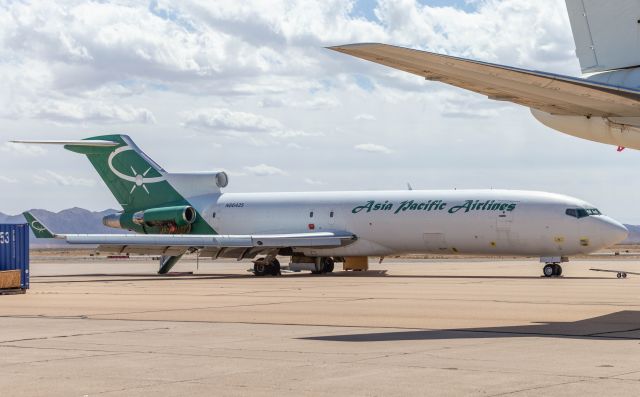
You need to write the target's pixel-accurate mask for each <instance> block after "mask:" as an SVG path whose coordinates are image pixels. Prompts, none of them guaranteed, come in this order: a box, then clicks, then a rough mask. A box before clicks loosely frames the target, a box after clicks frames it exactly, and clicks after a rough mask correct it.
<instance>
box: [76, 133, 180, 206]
mask: <svg viewBox="0 0 640 397" xmlns="http://www.w3.org/2000/svg"><path fill="white" fill-rule="evenodd" d="M83 141H87V144H82V143H81V142H82V141H80V142H78V143H72V144H68V145H65V146H64V147H65V149H67V150H70V151H72V152H76V153H82V154H84V155H86V156H87V158H88V159H89V161H91V164H93V166H94V168H95V169H96V171H98V174H99V175H100V177H101V178H102V180H104V182H105V183H106V184H107V187H108V188H109V190H111V193H113V195H114V196H115V198H116V199H117V200H118V202H119V203H120V205H122V207H123V208H124V210H125V211H137V210H141V209H146V208H152V207H156V206H159V205H166V204H167V203H172V202H181V201H183V200H184V198H183V197H182V196H181V195H180V194H179V193H178V192H177V191H176V190H175V189H174V188H173V187H172V186H171V185H170V184H169V182H167V178H166V174H167V173H166V171H165V170H164V169H162V167H160V166H159V165H158V164H156V163H155V162H154V161H153V160H151V158H149V157H148V156H147V155H146V154H144V152H142V150H140V148H139V147H138V146H137V145H136V144H135V143H134V142H133V140H131V138H129V137H128V136H127V135H103V136H95V137H91V138H87V139H84V140H83ZM91 141H99V142H107V143H109V142H113V143H114V145H92V144H91V143H90V142H91Z"/></svg>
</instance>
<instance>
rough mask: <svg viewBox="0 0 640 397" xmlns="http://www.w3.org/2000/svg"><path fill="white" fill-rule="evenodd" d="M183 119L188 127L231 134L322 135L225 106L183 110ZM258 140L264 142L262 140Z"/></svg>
mask: <svg viewBox="0 0 640 397" xmlns="http://www.w3.org/2000/svg"><path fill="white" fill-rule="evenodd" d="M182 120H183V121H182V124H183V125H184V126H185V127H187V128H192V129H195V130H199V131H204V132H209V133H214V134H223V135H230V136H246V135H248V134H266V135H269V136H271V137H274V138H296V137H302V136H317V135H320V134H319V133H310V132H305V131H300V130H291V129H286V128H284V126H283V125H282V123H280V122H279V121H278V120H275V119H272V118H269V117H264V116H261V115H258V114H254V113H248V112H239V111H232V110H229V109H224V108H203V109H195V110H191V111H187V112H183V113H182ZM257 142H259V143H260V144H264V142H263V141H261V140H259V141H257ZM254 143H255V142H254Z"/></svg>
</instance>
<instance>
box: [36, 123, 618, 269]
mask: <svg viewBox="0 0 640 397" xmlns="http://www.w3.org/2000/svg"><path fill="white" fill-rule="evenodd" d="M30 143H33V142H30ZM36 143H41V144H62V145H64V147H65V148H66V149H68V150H70V151H72V152H76V153H81V154H84V155H86V156H87V158H88V159H89V161H90V162H91V164H92V165H93V166H94V167H95V169H96V170H97V172H98V174H99V175H100V176H101V178H102V179H103V180H104V182H105V183H106V185H107V186H108V188H109V189H110V190H111V192H112V193H113V195H114V196H115V198H116V199H117V200H118V202H119V203H120V205H121V206H122V208H123V210H122V212H120V213H118V214H114V215H109V216H106V217H105V218H104V220H103V221H104V224H105V225H107V226H110V227H113V228H118V229H126V230H130V231H133V232H135V234H125V233H120V234H97V235H96V234H93V235H91V234H56V233H54V232H52V231H50V230H49V229H47V227H46V226H45V225H43V224H42V223H41V222H39V221H38V220H37V219H36V218H34V217H33V216H32V215H31V214H29V213H25V217H26V219H27V221H28V222H29V224H30V225H31V228H32V230H33V232H34V233H35V235H36V237H42V238H60V239H64V240H66V241H67V242H68V243H69V244H93V245H96V244H97V245H98V249H99V250H100V251H103V252H120V253H140V254H153V255H162V259H161V262H160V270H159V273H166V272H168V271H169V270H170V269H171V267H172V266H173V265H174V264H175V263H176V262H177V261H178V260H179V259H180V258H181V257H182V255H184V254H185V253H194V252H197V253H198V254H199V256H200V257H211V258H214V259H215V258H220V257H225V258H236V259H238V260H241V259H245V258H248V259H253V260H254V272H255V274H256V275H265V274H274V275H276V274H279V273H280V267H281V265H280V263H279V262H278V260H277V259H276V257H277V256H286V257H289V258H290V263H289V267H290V268H291V269H293V270H311V271H312V272H315V273H323V272H330V271H333V268H334V263H335V262H337V261H350V260H354V261H360V262H361V261H366V258H367V257H369V256H381V257H384V256H389V255H400V254H410V253H432V254H481V255H510V256H512V255H515V256H528V257H540V258H542V262H544V263H545V266H544V268H543V273H544V275H545V276H553V275H556V276H557V275H560V274H561V273H562V267H561V266H560V263H561V262H563V261H564V258H566V257H568V256H571V255H577V254H587V253H590V252H593V251H596V250H599V249H601V248H603V247H607V246H610V245H612V244H615V243H618V242H620V241H622V240H623V239H625V238H626V236H627V229H626V228H625V227H624V226H623V225H622V224H620V223H619V222H617V221H615V220H613V219H611V218H609V217H607V216H605V215H603V214H602V213H601V212H600V211H599V210H598V209H597V208H596V207H594V206H593V205H591V204H589V203H587V202H585V201H582V200H578V199H575V198H572V197H568V196H563V195H559V194H551V193H543V192H529V191H512V190H404V191H350V192H322V193H319V192H312V193H224V192H222V190H221V189H222V188H224V187H225V186H227V183H228V177H227V174H225V173H224V172H220V171H216V172H203V173H171V172H167V171H165V170H164V169H163V168H162V167H160V166H159V165H158V164H156V163H155V162H154V161H153V160H151V158H149V157H148V156H147V155H146V154H145V153H143V152H142V151H141V150H140V149H139V148H138V146H136V145H135V143H134V142H133V141H132V140H131V138H129V137H128V136H126V135H105V136H97V137H92V138H87V139H84V140H76V141H40V142H36Z"/></svg>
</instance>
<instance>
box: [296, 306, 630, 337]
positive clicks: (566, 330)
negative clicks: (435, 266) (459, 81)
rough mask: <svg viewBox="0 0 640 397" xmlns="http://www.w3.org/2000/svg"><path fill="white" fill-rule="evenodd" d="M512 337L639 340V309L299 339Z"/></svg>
mask: <svg viewBox="0 0 640 397" xmlns="http://www.w3.org/2000/svg"><path fill="white" fill-rule="evenodd" d="M513 337H546V338H572V339H594V340H640V311H634V310H624V311H619V312H616V313H610V314H606V315H604V316H599V317H593V318H587V319H584V320H578V321H572V322H562V323H539V324H533V325H519V326H508V327H488V328H462V329H444V330H414V331H394V332H376V333H366V334H346V335H328V336H313V337H305V338H300V339H306V340H319V341H332V342H389V341H411V340H443V339H475V338H513Z"/></svg>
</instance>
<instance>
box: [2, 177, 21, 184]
mask: <svg viewBox="0 0 640 397" xmlns="http://www.w3.org/2000/svg"><path fill="white" fill-rule="evenodd" d="M0 182H4V183H18V180H17V179H15V178H10V177H8V176H4V175H0Z"/></svg>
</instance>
